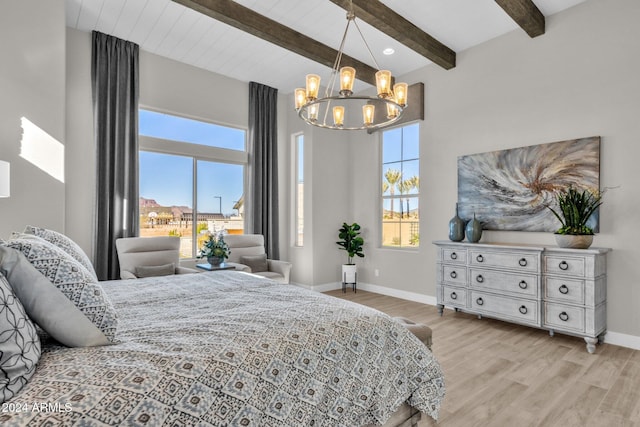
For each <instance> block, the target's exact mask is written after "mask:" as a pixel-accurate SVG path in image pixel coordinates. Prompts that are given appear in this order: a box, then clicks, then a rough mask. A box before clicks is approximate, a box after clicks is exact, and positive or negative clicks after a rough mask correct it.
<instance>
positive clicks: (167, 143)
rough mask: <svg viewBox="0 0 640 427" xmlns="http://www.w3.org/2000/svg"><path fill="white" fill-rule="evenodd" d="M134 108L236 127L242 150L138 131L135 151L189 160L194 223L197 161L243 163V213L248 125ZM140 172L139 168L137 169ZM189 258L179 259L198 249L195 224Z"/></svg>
mask: <svg viewBox="0 0 640 427" xmlns="http://www.w3.org/2000/svg"><path fill="white" fill-rule="evenodd" d="M138 110H147V111H152V112H157V113H162V114H167V115H171V116H176V117H183V118H187V119H190V120H196V121H200V122H203V123H210V124H213V125H216V126H222V127H228V128H233V129H238V130H241V131H243V132H244V151H240V150H233V149H229V148H220V147H212V146H208V145H202V144H196V143H192V142H185V141H175V140H170V139H163V138H158V137H153V136H146V135H140V134H139V133H138V152H140V151H148V152H153V153H160V154H168V155H174V156H182V157H189V158H191V161H192V173H193V176H192V180H191V190H192V195H191V197H192V201H193V202H192V203H193V206H192V222H193V224H196V223H197V221H196V218H197V216H196V215H197V213H198V197H197V192H198V188H197V176H198V161H199V160H200V161H207V162H215V163H227V164H235V165H240V166H243V182H242V186H243V189H244V191H243V193H244V194H245V198H244V203H245V212H246V211H248V205H249V204H250V200H248V199H247V197H246V193H247V188H248V187H247V184H248V175H249V173H248V168H249V152H248V150H247V136H248V128H243V127H240V126H230V125H228V124H225V123H218V122H215V121H212V120H208V119H203V118H200V117H190V116H188V115H184V114H179V113H175V112H168V111H165V110H160V109H155V108H150V107H147V106H143V105H139V106H138ZM138 173H140V171H138ZM139 227H140V226H138V233H140V228H139ZM246 229H247V224H246V221H245V223H244V232H246ZM191 237H192V249H191V253H192V255H193V256H192V257H191V258H182V259H184V260H193V259H195V256H196V254H197V251H198V247H197V246H198V242H197V227H196V226H194V227H192V233H191Z"/></svg>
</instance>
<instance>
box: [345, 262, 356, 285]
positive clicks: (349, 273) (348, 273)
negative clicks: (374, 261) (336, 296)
mask: <svg viewBox="0 0 640 427" xmlns="http://www.w3.org/2000/svg"><path fill="white" fill-rule="evenodd" d="M357 279H358V267H357V266H356V265H355V264H342V283H349V284H353V283H356V282H357Z"/></svg>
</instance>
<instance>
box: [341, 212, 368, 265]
mask: <svg viewBox="0 0 640 427" xmlns="http://www.w3.org/2000/svg"><path fill="white" fill-rule="evenodd" d="M338 238H339V239H340V240H339V241H337V242H336V244H338V246H340V249H342V250H345V251H347V264H353V257H354V256H357V257H360V258H364V249H363V247H362V246H363V245H364V239H363V238H362V237H360V225H359V224H358V223H355V222H354V223H353V224H351V225H349V224H347V223H346V222H344V223H342V227H341V228H340V229H339V230H338Z"/></svg>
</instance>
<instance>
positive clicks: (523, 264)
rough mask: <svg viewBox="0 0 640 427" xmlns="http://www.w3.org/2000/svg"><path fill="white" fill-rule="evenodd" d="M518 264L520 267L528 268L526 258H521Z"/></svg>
mask: <svg viewBox="0 0 640 427" xmlns="http://www.w3.org/2000/svg"><path fill="white" fill-rule="evenodd" d="M518 264H520V267H526V266H527V260H526V258H520V260H519V261H518Z"/></svg>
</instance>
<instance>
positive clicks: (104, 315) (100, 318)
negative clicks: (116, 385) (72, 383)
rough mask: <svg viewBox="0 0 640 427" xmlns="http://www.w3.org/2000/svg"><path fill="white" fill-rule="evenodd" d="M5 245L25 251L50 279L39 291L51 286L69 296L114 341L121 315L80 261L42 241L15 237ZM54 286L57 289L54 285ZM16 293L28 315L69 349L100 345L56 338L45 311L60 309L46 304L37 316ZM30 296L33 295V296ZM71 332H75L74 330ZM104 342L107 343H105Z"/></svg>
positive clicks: (28, 257) (17, 292)
mask: <svg viewBox="0 0 640 427" xmlns="http://www.w3.org/2000/svg"><path fill="white" fill-rule="evenodd" d="M6 246H7V247H9V248H13V249H17V250H18V251H20V252H22V254H23V255H24V256H25V257H26V259H27V260H28V262H29V263H31V265H32V266H33V267H35V269H36V270H37V271H38V272H40V274H41V275H42V276H44V278H46V279H48V282H50V283H47V282H44V283H43V282H42V281H39V282H38V285H39V287H40V288H39V292H46V291H47V290H48V289H47V286H46V285H48V287H49V288H53V289H55V290H57V291H58V292H59V293H61V294H62V295H63V296H66V297H67V298H68V300H69V301H70V302H71V303H73V305H75V307H77V308H78V310H79V311H80V312H81V313H82V314H83V315H84V316H85V317H86V318H87V319H88V320H89V321H90V322H91V323H93V324H94V325H95V326H96V327H97V328H98V329H99V330H100V331H102V333H103V334H104V336H105V337H106V338H107V339H108V341H110V342H114V339H115V333H116V328H117V325H118V315H117V313H116V311H115V309H114V307H113V305H112V304H111V301H109V299H108V297H107V295H106V294H105V293H104V291H103V289H102V287H101V286H100V285H99V284H98V282H97V281H96V280H95V278H94V277H93V276H92V275H91V274H90V273H89V272H88V271H87V270H86V269H85V268H84V267H83V266H82V265H81V264H80V263H79V262H77V261H76V260H74V259H73V258H71V257H70V256H69V255H68V254H66V253H65V252H64V251H62V249H60V248H58V247H57V246H54V245H53V244H51V243H49V242H47V241H44V240H41V239H32V238H17V239H16V238H14V239H11V240H9V241H8V242H6ZM2 268H3V269H6V267H4V266H2ZM5 275H6V276H7V277H8V278H9V283H11V284H12V285H13V286H15V284H14V280H13V278H12V276H11V273H10V272H9V273H8V274H5ZM32 280H33V278H32ZM51 284H53V285H55V286H51ZM25 286H27V287H28V290H29V291H31V292H33V290H34V287H33V286H30V285H29V283H26V284H25ZM14 290H15V291H16V294H17V295H18V298H20V300H21V301H22V303H23V304H24V306H25V308H26V310H27V313H28V314H29V316H31V317H32V318H33V319H34V320H35V321H36V323H38V324H39V325H40V327H42V329H44V330H45V331H47V332H49V333H50V334H51V335H52V336H54V338H56V339H57V340H58V341H60V342H61V343H63V344H65V345H68V346H70V347H78V346H89V345H99V344H83V345H72V344H68V343H67V342H75V341H73V340H71V339H70V338H69V337H68V336H63V337H60V336H59V335H58V336H56V335H54V334H53V333H52V332H51V331H49V330H48V329H47V324H48V322H46V321H45V320H46V319H48V317H49V316H50V315H51V313H48V312H46V310H51V309H52V308H54V309H58V308H59V307H58V306H57V305H55V304H53V302H51V304H44V305H43V306H42V307H41V309H42V310H45V312H44V313H41V312H40V310H37V313H36V314H34V313H32V312H30V308H29V307H30V305H29V304H27V302H26V301H25V299H24V298H23V297H22V295H21V294H20V292H19V291H18V290H16V289H15V287H14ZM48 291H49V292H48V293H49V294H50V293H52V292H53V291H51V290H48ZM29 295H30V296H31V294H29ZM32 298H45V301H46V298H47V297H45V296H41V295H39V294H36V295H32ZM48 305H50V306H51V307H49V306H48ZM38 315H40V316H38ZM38 319H40V320H38ZM41 322H44V324H43V323H41ZM53 326H55V325H53ZM70 333H73V329H72V330H71V331H70ZM81 342H85V341H81ZM89 342H93V341H89ZM102 343H103V344H104V342H102Z"/></svg>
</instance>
